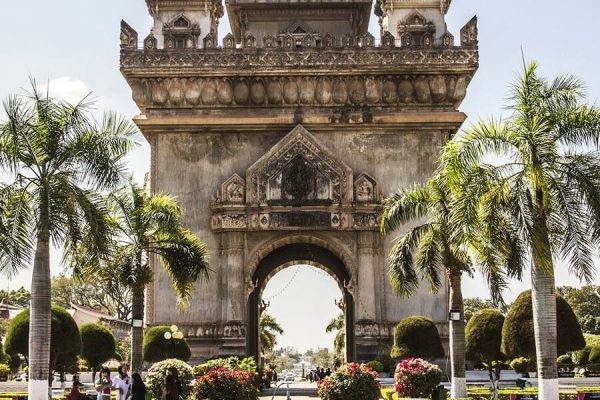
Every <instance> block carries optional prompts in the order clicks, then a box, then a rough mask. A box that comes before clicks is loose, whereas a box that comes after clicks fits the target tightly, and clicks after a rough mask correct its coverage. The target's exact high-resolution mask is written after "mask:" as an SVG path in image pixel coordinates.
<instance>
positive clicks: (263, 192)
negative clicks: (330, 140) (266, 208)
mask: <svg viewBox="0 0 600 400" xmlns="http://www.w3.org/2000/svg"><path fill="white" fill-rule="evenodd" d="M246 177H247V202H248V203H251V204H266V203H271V204H274V203H282V204H286V203H287V204H293V203H298V204H310V203H313V204H324V203H327V202H329V203H337V204H339V203H350V202H351V201H352V199H351V188H352V181H351V177H352V171H351V169H350V168H349V167H348V166H346V165H345V164H344V163H343V162H341V161H340V160H338V159H337V158H335V157H334V156H333V155H332V154H331V153H330V152H329V151H328V150H326V149H325V148H323V147H322V146H321V145H320V144H319V143H318V142H317V141H316V139H315V138H314V137H313V136H312V135H311V134H310V133H309V132H308V131H307V130H306V129H305V128H304V127H303V126H302V125H298V126H296V128H294V129H293V130H292V131H291V132H290V133H289V134H288V135H287V136H285V137H284V138H283V139H282V140H281V141H280V142H279V143H277V144H276V145H275V146H274V147H273V148H272V149H271V150H270V151H269V152H268V153H267V154H265V155H264V156H263V157H261V158H260V159H259V160H258V161H257V162H256V163H255V164H254V165H252V166H251V167H250V168H249V169H248V171H247V173H246ZM271 219H273V215H271Z"/></svg>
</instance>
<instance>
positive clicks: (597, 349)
mask: <svg viewBox="0 0 600 400" xmlns="http://www.w3.org/2000/svg"><path fill="white" fill-rule="evenodd" d="M588 363H590V364H600V346H592V348H591V349H590V355H589V358H588Z"/></svg>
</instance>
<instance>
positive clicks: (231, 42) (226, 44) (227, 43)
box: [223, 33, 235, 49]
mask: <svg viewBox="0 0 600 400" xmlns="http://www.w3.org/2000/svg"><path fill="white" fill-rule="evenodd" d="M223 48H225V49H235V37H233V35H232V34H231V33H228V34H227V35H225V37H224V38H223Z"/></svg>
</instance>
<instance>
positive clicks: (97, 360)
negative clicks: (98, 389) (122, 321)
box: [81, 323, 115, 382]
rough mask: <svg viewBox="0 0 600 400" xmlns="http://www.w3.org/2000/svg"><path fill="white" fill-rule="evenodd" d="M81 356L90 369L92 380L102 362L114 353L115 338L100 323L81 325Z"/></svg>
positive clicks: (94, 379)
mask: <svg viewBox="0 0 600 400" xmlns="http://www.w3.org/2000/svg"><path fill="white" fill-rule="evenodd" d="M81 343H82V349H81V357H82V358H83V359H84V360H85V361H86V362H87V364H88V365H89V366H90V367H91V369H92V381H94V382H95V381H96V371H98V370H99V369H100V367H101V366H102V363H104V362H106V361H108V360H110V359H111V358H112V357H114V355H115V338H114V336H113V334H112V333H111V331H109V330H108V329H107V328H106V327H104V326H102V325H100V324H92V323H90V324H83V325H81Z"/></svg>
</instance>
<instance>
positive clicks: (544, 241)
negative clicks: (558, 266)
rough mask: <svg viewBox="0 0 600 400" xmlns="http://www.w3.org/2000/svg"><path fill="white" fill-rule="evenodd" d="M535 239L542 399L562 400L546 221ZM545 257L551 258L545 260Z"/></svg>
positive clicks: (534, 279)
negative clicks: (559, 388)
mask: <svg viewBox="0 0 600 400" xmlns="http://www.w3.org/2000/svg"><path fill="white" fill-rule="evenodd" d="M534 231H535V232H539V234H538V235H537V237H536V238H535V239H534V240H535V242H536V246H539V248H538V251H534V252H533V257H532V258H533V263H532V266H531V288H532V293H531V297H532V303H533V304H532V306H533V327H534V332H535V349H536V356H537V357H536V358H537V370H538V391H539V398H540V400H555V399H558V396H559V394H558V371H557V366H556V357H557V354H556V353H557V349H556V346H557V328H556V293H555V286H554V285H555V283H554V266H553V264H552V256H551V254H552V253H551V250H550V240H549V237H548V231H547V229H546V224H545V220H544V218H539V219H537V221H536V223H535V226H534ZM543 255H548V257H547V258H546V257H544V256H543Z"/></svg>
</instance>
